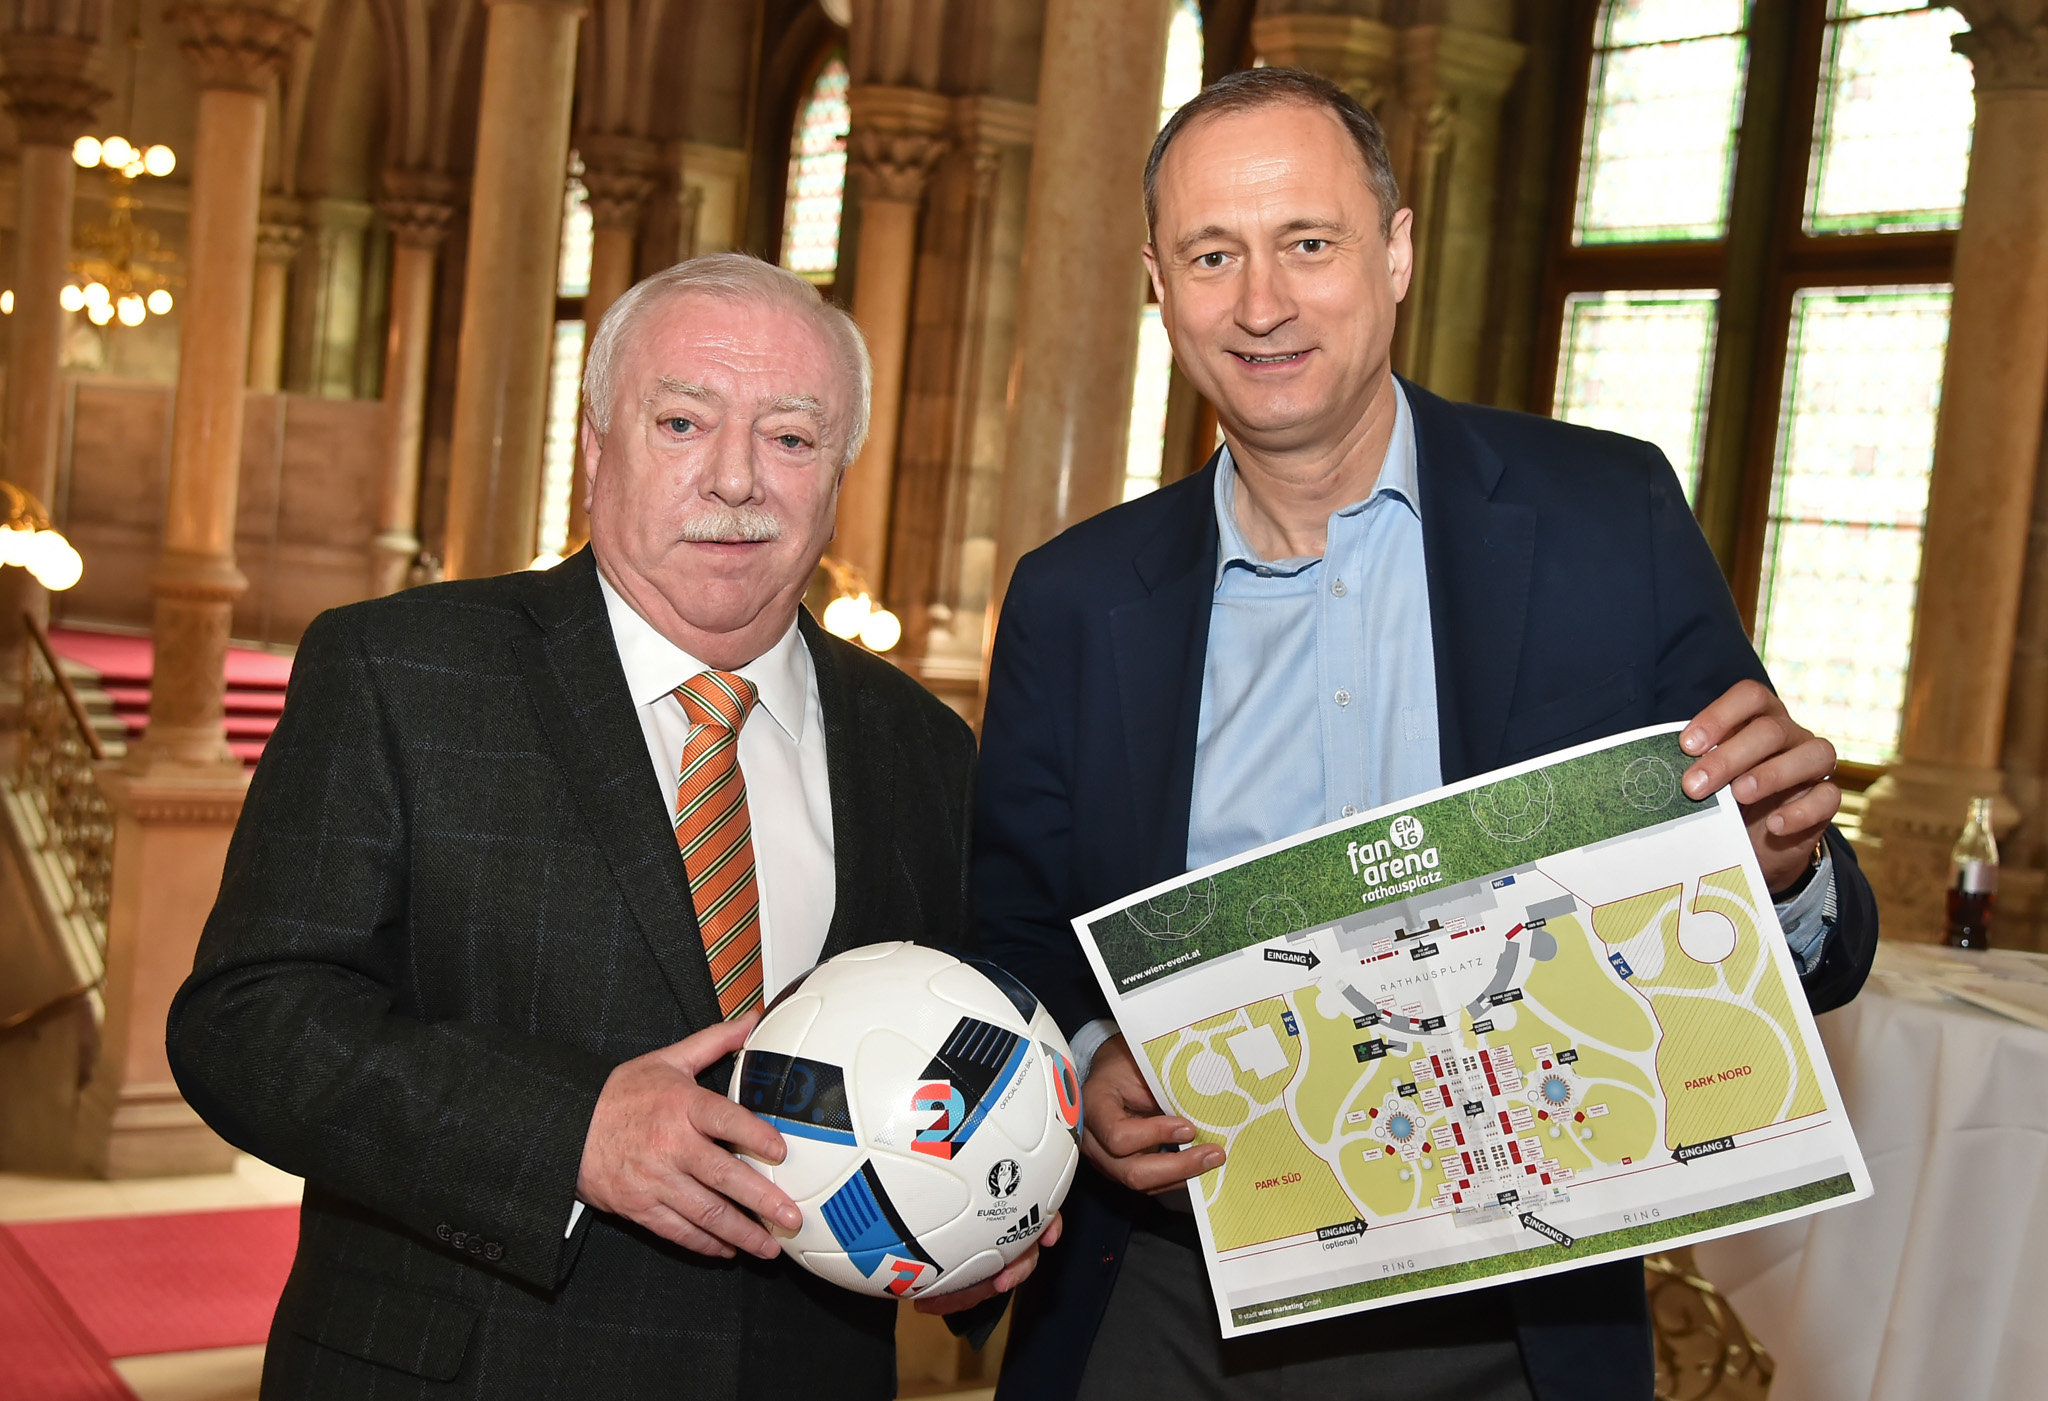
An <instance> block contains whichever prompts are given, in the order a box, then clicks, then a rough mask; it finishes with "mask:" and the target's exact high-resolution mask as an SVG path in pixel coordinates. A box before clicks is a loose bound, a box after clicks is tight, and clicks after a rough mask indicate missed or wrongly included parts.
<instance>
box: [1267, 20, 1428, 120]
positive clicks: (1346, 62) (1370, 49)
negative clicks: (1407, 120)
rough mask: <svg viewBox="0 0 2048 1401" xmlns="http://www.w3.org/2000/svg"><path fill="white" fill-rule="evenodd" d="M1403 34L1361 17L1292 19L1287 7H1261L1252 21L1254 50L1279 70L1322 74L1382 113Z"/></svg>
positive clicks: (1362, 103)
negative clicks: (1383, 102)
mask: <svg viewBox="0 0 2048 1401" xmlns="http://www.w3.org/2000/svg"><path fill="white" fill-rule="evenodd" d="M1399 43H1400V37H1399V33H1398V31H1396V30H1395V28H1394V27H1393V26H1392V25H1390V24H1388V23H1386V22H1385V21H1383V20H1379V19H1374V18H1369V17H1367V16H1365V15H1355V14H1317V13H1304V14H1296V13H1292V12H1291V11H1290V10H1289V8H1288V7H1287V6H1284V5H1280V4H1273V3H1270V0H1269V3H1267V4H1263V5H1261V6H1260V7H1259V15H1258V18H1256V19H1254V20H1253V21H1252V47H1253V48H1254V49H1255V50H1257V51H1258V55H1259V57H1261V58H1263V59H1265V60H1266V62H1268V63H1270V64H1272V65H1273V66H1274V67H1276V68H1300V69H1304V70H1306V71H1307V72H1310V73H1320V74H1322V75H1323V76H1324V77H1325V78H1328V79H1329V80H1330V81H1331V82H1333V83H1335V84H1337V86H1339V87H1341V88H1343V89H1344V91H1346V92H1348V93H1350V94H1351V95H1352V96H1353V97H1355V98H1357V99H1358V105H1359V106H1361V107H1363V108H1365V109H1366V110H1367V111H1369V112H1370V111H1374V110H1376V109H1377V108H1378V107H1379V105H1380V103H1381V102H1382V101H1383V100H1385V98H1386V96H1387V95H1388V93H1390V92H1391V91H1392V90H1393V87H1394V71H1395V53H1396V50H1397V48H1398V45H1399Z"/></svg>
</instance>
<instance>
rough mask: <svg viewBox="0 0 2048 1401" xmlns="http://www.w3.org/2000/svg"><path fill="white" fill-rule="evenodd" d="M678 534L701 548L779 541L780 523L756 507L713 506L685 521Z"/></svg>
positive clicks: (780, 535)
mask: <svg viewBox="0 0 2048 1401" xmlns="http://www.w3.org/2000/svg"><path fill="white" fill-rule="evenodd" d="M680 534H681V537H682V538H683V539H684V540H687V541H689V542H691V543H692V544H700V545H702V544H738V543H741V542H760V541H766V540H780V539H781V538H782V522H781V521H780V520H778V519H776V518H775V516H774V515H772V514H771V513H769V512H767V511H764V510H762V509H761V508H760V507H758V506H724V507H720V506H714V507H712V508H711V509H710V510H707V511H703V512H700V513H699V514H697V515H694V516H692V517H690V519H688V520H686V521H684V522H683V528H682V530H681V532H680Z"/></svg>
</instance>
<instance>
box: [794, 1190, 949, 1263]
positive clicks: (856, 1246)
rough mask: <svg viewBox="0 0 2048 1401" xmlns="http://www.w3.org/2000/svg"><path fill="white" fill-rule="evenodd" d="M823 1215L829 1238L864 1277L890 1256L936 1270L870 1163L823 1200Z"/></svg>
mask: <svg viewBox="0 0 2048 1401" xmlns="http://www.w3.org/2000/svg"><path fill="white" fill-rule="evenodd" d="M823 1211H824V1214H825V1224H826V1225H827V1226H829V1227H830V1228H831V1230H832V1238H833V1239H834V1240H836V1241H838V1242H839V1248H840V1249H841V1250H844V1251H845V1252H846V1255H847V1258H848V1259H850V1260H852V1261H853V1267H854V1268H855V1269H857V1270H859V1271H860V1272H861V1273H862V1274H864V1275H867V1276H869V1277H873V1276H874V1274H875V1273H876V1272H877V1271H878V1270H880V1269H881V1268H882V1261H883V1258H884V1257H885V1256H889V1255H900V1256H902V1257H904V1258H905V1259H910V1260H922V1261H924V1262H925V1263H926V1264H928V1265H932V1266H933V1267H935V1268H936V1266H937V1264H938V1262H937V1261H936V1260H933V1259H932V1257H931V1256H930V1255H928V1254H927V1253H926V1252H925V1249H924V1247H923V1246H921V1245H919V1244H918V1243H917V1238H916V1237H915V1236H913V1235H912V1234H911V1233H910V1228H909V1227H908V1226H906V1225H904V1224H903V1218H902V1217H900V1216H898V1215H897V1214H896V1208H895V1206H894V1204H893V1203H891V1202H890V1200H889V1193H888V1191H887V1189H886V1188H884V1187H883V1186H882V1179H881V1177H880V1176H879V1175H878V1174H877V1173H876V1172H875V1165H874V1164H873V1163H862V1164H861V1167H860V1171H859V1172H857V1173H855V1174H854V1175H853V1176H852V1177H849V1178H847V1179H846V1184H845V1185H844V1186H842V1187H841V1188H840V1189H839V1190H838V1191H836V1192H834V1193H833V1194H832V1195H831V1196H830V1197H828V1198H827V1199H826V1201H825V1205H824V1207H823Z"/></svg>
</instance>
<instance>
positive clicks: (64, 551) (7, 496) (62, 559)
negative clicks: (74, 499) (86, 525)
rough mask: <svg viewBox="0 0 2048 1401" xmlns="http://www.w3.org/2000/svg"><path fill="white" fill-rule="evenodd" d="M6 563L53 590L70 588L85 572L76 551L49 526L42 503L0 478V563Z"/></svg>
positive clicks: (48, 514) (48, 518) (3, 564)
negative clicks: (26, 572)
mask: <svg viewBox="0 0 2048 1401" xmlns="http://www.w3.org/2000/svg"><path fill="white" fill-rule="evenodd" d="M6 565H16V566H19V567H20V568H22V569H26V570H27V571H28V572H29V573H31V574H33V575H35V578H36V582H37V583H39V584H41V585H42V586H43V587H44V588H46V589H50V590H53V591H62V590H64V589H68V588H70V587H71V586H72V585H73V584H75V583H77V582H78V580H79V577H80V576H81V575H83V574H84V573H85V563H84V561H83V560H81V559H80V558H79V557H78V551H77V550H74V549H73V548H71V542H70V541H69V540H66V539H65V538H64V537H63V536H62V535H61V534H59V533H58V532H57V531H55V530H52V529H51V528H50V513H49V512H48V511H45V510H44V509H43V503H42V502H40V501H38V500H36V499H35V497H33V496H31V495H29V494H28V493H27V492H25V491H23V490H22V489H21V488H20V487H18V486H16V485H15V484H14V483H13V482H0V566H6Z"/></svg>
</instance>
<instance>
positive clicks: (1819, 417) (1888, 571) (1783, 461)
mask: <svg viewBox="0 0 2048 1401" xmlns="http://www.w3.org/2000/svg"><path fill="white" fill-rule="evenodd" d="M1948 310H1949V289H1948V288H1947V287H1944V286H1936V287H1849V288H1841V287H1827V288H1809V289H1806V290H1804V291H1801V292H1799V293H1798V294H1797V295H1796V296H1795V298H1794V300H1793V304H1792V334H1791V343H1790V346H1789V348H1788V350H1787V356H1786V373H1785V397H1784V406H1783V408H1782V409H1781V411H1780V414H1779V420H1778V421H1779V428H1778V460H1777V472H1776V476H1775V478H1774V487H1773V492H1772V501H1771V514H1770V525H1769V531H1768V534H1767V535H1766V536H1765V540H1764V572H1763V580H1762V592H1761V594H1760V595H1759V598H1758V606H1757V618H1758V630H1757V633H1758V635H1757V641H1758V645H1759V650H1760V651H1761V652H1762V654H1763V659H1764V664H1765V665H1766V666H1768V667H1769V668H1770V671H1771V679H1772V680H1773V681H1774V682H1776V683H1777V687H1778V691H1779V693H1780V694H1781V695H1783V696H1784V698H1785V703H1786V704H1787V705H1788V706H1789V707H1790V708H1791V711H1792V713H1793V714H1794V715H1796V716H1798V717H1799V722H1800V723H1801V724H1802V725H1806V726H1809V727H1811V728H1812V729H1813V730H1814V731H1815V732H1816V733H1818V734H1824V735H1826V736H1827V737H1828V738H1829V739H1831V740H1833V741H1834V743H1835V748H1836V749H1837V750H1838V751H1839V752H1840V754H1841V756H1842V757H1843V758H1844V759H1849V760H1854V761H1857V762H1862V763H1883V762H1886V761H1887V760H1889V759H1890V758H1891V757H1892V752H1893V750H1894V749H1895V748H1896V746H1897V744H1898V736H1899V712H1900V707H1901V706H1902V705H1903V703H1904V699H1905V690H1906V667H1907V663H1908V661H1909V659H1910V654H1911V650H1912V642H1913V605H1914V600H1915V597H1916V596H1917V594H1918V591H1919V582H1920V542H1921V530H1922V525H1923V523H1924V521H1925V520H1926V516H1927V482H1928V475H1929V471H1930V469H1931V468H1932V466H1933V463H1934V426H1935V417H1936V414H1937V412H1938V411H1939V409H1940V404H1941V369H1942V356H1943V353H1944V351H1945V349H1946V348H1947V345H1948Z"/></svg>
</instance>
